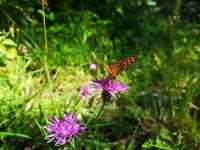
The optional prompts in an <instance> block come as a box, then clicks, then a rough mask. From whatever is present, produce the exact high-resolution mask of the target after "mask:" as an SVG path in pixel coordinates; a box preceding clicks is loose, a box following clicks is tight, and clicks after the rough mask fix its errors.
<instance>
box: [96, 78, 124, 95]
mask: <svg viewBox="0 0 200 150" xmlns="http://www.w3.org/2000/svg"><path fill="white" fill-rule="evenodd" d="M93 87H94V88H95V89H97V90H103V91H106V92H108V93H109V94H110V95H113V94H114V93H116V92H125V91H126V90H127V85H126V84H124V83H123V82H121V81H115V80H112V79H110V78H108V77H103V78H101V79H99V80H98V79H97V80H93Z"/></svg>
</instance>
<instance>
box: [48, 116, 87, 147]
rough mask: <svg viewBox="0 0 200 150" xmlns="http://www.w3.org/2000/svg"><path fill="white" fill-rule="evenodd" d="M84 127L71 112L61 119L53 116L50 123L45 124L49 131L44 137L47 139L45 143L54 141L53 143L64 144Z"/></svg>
mask: <svg viewBox="0 0 200 150" xmlns="http://www.w3.org/2000/svg"><path fill="white" fill-rule="evenodd" d="M85 128H86V127H85V126H84V125H83V124H82V123H80V122H79V120H78V119H77V117H76V115H75V114H73V113H69V114H65V115H64V118H63V119H58V118H57V117H53V118H52V119H51V122H50V124H49V125H47V126H46V129H47V131H48V133H49V135H48V136H47V137H46V138H47V139H48V142H47V143H49V142H52V141H54V142H55V145H64V144H66V143H67V142H68V141H69V140H70V139H71V138H73V137H75V136H77V135H78V134H79V133H81V132H82V131H83V130H84V129H85Z"/></svg>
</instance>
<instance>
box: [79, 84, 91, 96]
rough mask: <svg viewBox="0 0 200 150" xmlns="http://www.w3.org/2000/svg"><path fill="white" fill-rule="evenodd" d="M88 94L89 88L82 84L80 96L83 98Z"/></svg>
mask: <svg viewBox="0 0 200 150" xmlns="http://www.w3.org/2000/svg"><path fill="white" fill-rule="evenodd" d="M88 95H90V88H89V87H88V86H86V85H83V86H82V87H81V90H80V96H81V98H83V97H86V96H88Z"/></svg>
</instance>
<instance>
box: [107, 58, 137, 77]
mask: <svg viewBox="0 0 200 150" xmlns="http://www.w3.org/2000/svg"><path fill="white" fill-rule="evenodd" d="M137 58H138V55H132V56H130V57H128V58H125V59H120V60H118V61H116V62H115V63H113V64H111V65H109V66H108V67H107V72H108V74H109V75H110V76H111V77H112V78H115V77H116V76H117V75H118V74H120V73H121V72H122V71H123V70H125V69H127V68H128V66H129V65H130V64H131V63H133V62H135V61H136V59H137Z"/></svg>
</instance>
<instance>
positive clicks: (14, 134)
mask: <svg viewBox="0 0 200 150" xmlns="http://www.w3.org/2000/svg"><path fill="white" fill-rule="evenodd" d="M0 136H17V137H22V138H26V139H32V137H30V136H28V135H26V134H22V133H14V132H0Z"/></svg>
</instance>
